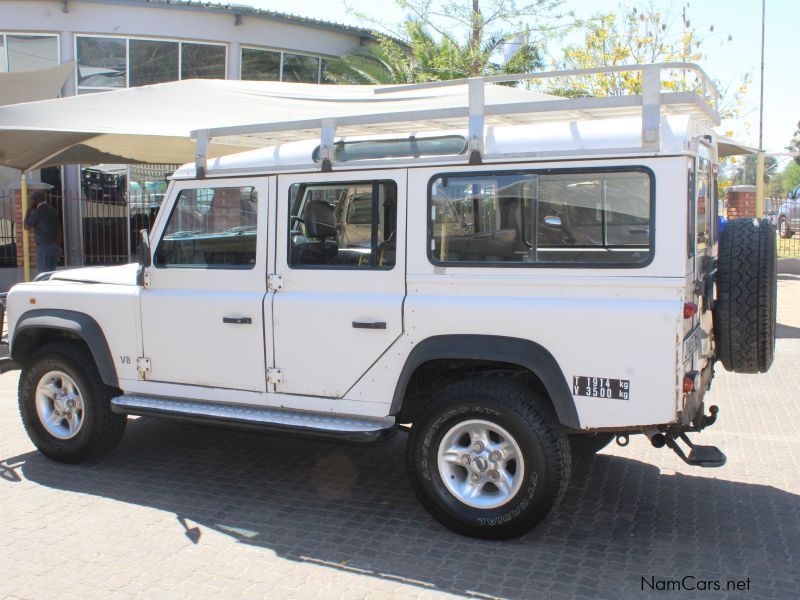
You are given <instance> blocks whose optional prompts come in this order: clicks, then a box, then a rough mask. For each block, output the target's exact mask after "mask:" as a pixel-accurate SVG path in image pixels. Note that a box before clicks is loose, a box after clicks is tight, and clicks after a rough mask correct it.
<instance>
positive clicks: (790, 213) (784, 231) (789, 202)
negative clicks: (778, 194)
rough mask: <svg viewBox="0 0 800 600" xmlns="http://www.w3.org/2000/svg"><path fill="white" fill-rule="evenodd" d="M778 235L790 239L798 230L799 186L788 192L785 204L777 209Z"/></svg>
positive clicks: (799, 218) (799, 219)
mask: <svg viewBox="0 0 800 600" xmlns="http://www.w3.org/2000/svg"><path fill="white" fill-rule="evenodd" d="M777 219H778V233H779V234H780V236H781V237H782V238H787V239H788V238H790V237H792V236H793V235H794V234H795V232H796V231H798V230H800V185H799V186H797V187H796V188H795V189H794V190H792V191H791V192H789V197H788V198H787V199H786V202H784V203H783V204H781V207H780V208H779V209H778V215H777Z"/></svg>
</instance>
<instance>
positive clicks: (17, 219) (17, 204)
mask: <svg viewBox="0 0 800 600" xmlns="http://www.w3.org/2000/svg"><path fill="white" fill-rule="evenodd" d="M30 195H31V194H30V192H28V198H29V199H30ZM24 217H25V215H23V214H22V192H21V191H20V190H14V242H15V243H16V245H17V267H18V268H20V269H21V268H22V264H23V258H22V254H23V248H22V231H23V229H24ZM28 233H29V235H28V239H29V240H30V252H31V270H34V269H36V267H37V265H36V241H35V240H34V239H33V232H32V231H30V232H28Z"/></svg>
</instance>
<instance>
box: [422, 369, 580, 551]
mask: <svg viewBox="0 0 800 600" xmlns="http://www.w3.org/2000/svg"><path fill="white" fill-rule="evenodd" d="M570 467H571V459H570V450H569V442H568V440H567V437H566V435H565V434H564V433H563V431H562V430H561V428H560V426H559V424H558V421H557V420H556V417H555V414H554V411H553V409H552V407H551V406H550V404H549V403H548V402H546V401H545V400H543V399H542V398H540V397H539V396H537V395H536V394H534V393H533V392H532V391H531V390H530V389H528V388H526V387H525V386H522V385H520V384H517V383H514V382H512V381H507V380H505V379H503V378H496V377H485V378H474V379H469V380H465V381H462V382H459V383H455V384H453V385H450V386H448V387H446V388H444V389H443V390H442V391H440V392H439V393H438V394H436V395H435V396H434V397H433V398H432V399H431V402H430V403H429V405H428V407H427V408H426V409H425V410H424V411H423V414H422V415H421V416H420V418H419V419H418V420H417V422H416V423H414V427H413V428H412V430H411V435H410V437H409V440H408V470H409V477H410V479H411V483H412V486H413V488H414V491H415V493H416V494H417V497H418V498H419V500H420V502H421V503H422V504H423V506H425V508H426V509H427V510H428V512H430V513H431V515H432V516H433V517H434V518H436V519H437V520H438V521H439V522H440V523H442V524H443V525H445V526H446V527H448V528H450V529H452V530H453V531H456V532H458V533H461V534H463V535H469V536H473V537H480V538H491V539H508V538H513V537H517V536H520V535H522V534H524V533H526V532H527V531H528V530H530V529H531V528H532V527H534V526H535V525H536V524H538V523H539V522H540V521H542V520H543V519H544V518H545V517H546V516H547V515H548V514H549V513H550V511H551V510H552V509H553V508H554V507H555V506H556V505H557V504H558V502H559V501H560V500H561V497H562V496H563V494H564V492H565V491H566V489H567V485H568V483H569V477H570Z"/></svg>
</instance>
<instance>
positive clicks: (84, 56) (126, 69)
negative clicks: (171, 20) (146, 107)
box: [75, 35, 227, 94]
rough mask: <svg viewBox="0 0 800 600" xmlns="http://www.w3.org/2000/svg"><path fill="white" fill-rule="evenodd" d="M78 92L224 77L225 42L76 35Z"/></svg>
mask: <svg viewBox="0 0 800 600" xmlns="http://www.w3.org/2000/svg"><path fill="white" fill-rule="evenodd" d="M75 55H76V56H77V58H78V73H77V80H78V93H79V94H80V93H85V92H88V91H90V90H94V91H97V90H104V89H105V90H113V89H117V88H124V87H137V86H140V85H150V84H153V83H165V82H168V81H178V80H180V79H225V64H226V56H227V53H226V46H225V44H201V43H195V42H182V41H177V40H175V41H172V40H146V39H138V38H124V37H108V36H102V37H101V36H83V35H79V36H75Z"/></svg>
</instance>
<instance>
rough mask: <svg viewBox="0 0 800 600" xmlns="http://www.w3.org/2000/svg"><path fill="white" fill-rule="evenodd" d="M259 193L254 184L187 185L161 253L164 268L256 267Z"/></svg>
mask: <svg viewBox="0 0 800 600" xmlns="http://www.w3.org/2000/svg"><path fill="white" fill-rule="evenodd" d="M257 220H258V195H257V193H256V190H255V188H253V187H218V188H201V189H186V190H182V191H181V192H180V194H179V195H178V198H177V200H176V201H175V206H174V208H173V209H172V214H171V215H170V216H169V221H168V222H167V226H166V228H165V229H164V234H163V236H162V238H161V241H160V242H159V244H158V249H157V250H156V254H155V264H156V266H158V267H162V268H187V267H188V268H218V269H252V268H253V266H254V265H255V262H256V225H257Z"/></svg>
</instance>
